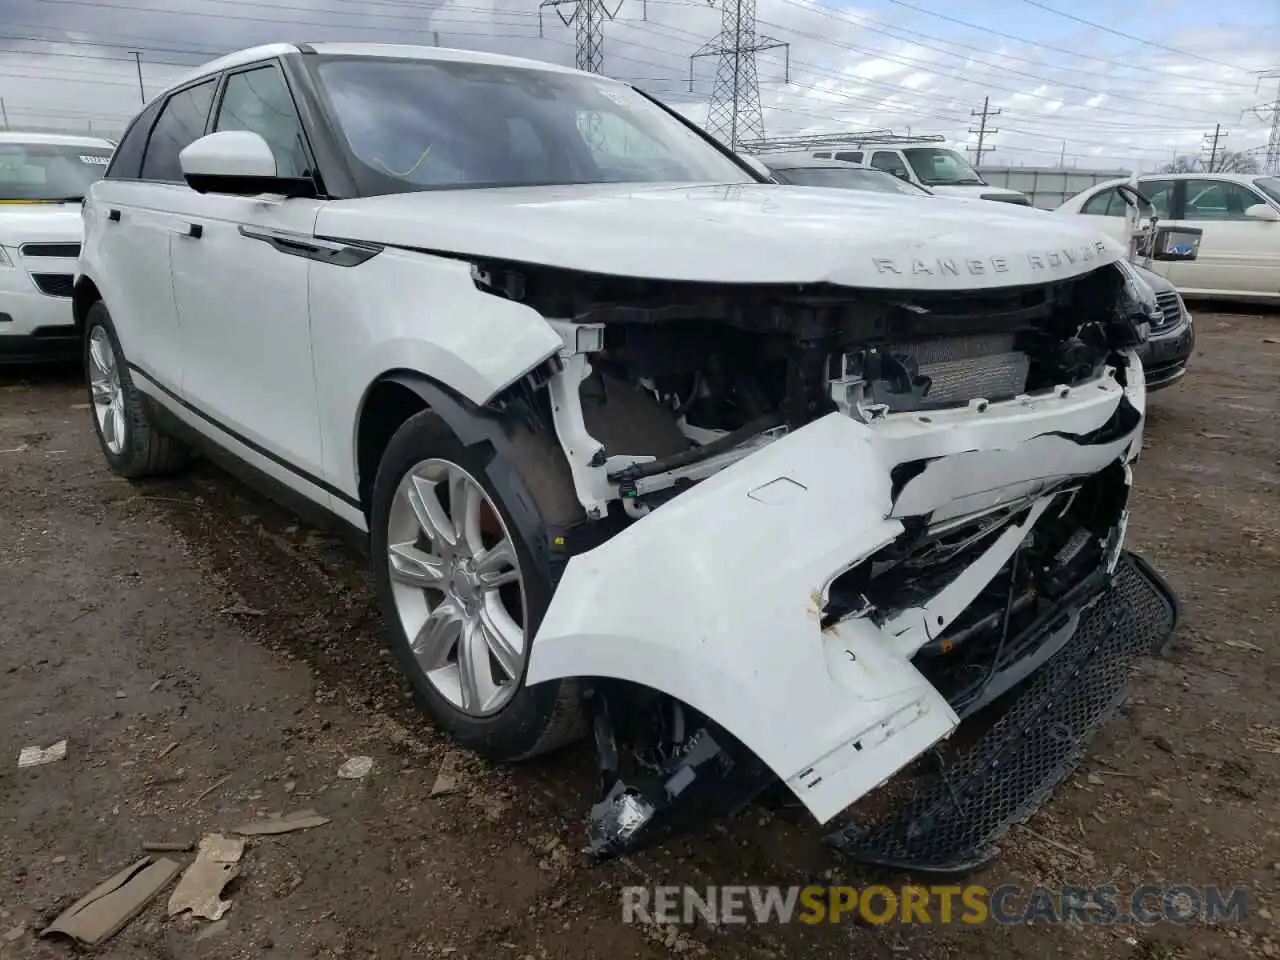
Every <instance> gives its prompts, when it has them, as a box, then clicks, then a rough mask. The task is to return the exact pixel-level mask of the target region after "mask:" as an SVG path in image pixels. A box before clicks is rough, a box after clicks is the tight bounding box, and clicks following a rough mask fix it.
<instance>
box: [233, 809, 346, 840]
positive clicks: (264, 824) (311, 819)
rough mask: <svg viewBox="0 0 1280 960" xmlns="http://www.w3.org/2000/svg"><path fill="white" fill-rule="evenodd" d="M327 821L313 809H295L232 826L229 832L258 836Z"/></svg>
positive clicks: (290, 830) (313, 825)
mask: <svg viewBox="0 0 1280 960" xmlns="http://www.w3.org/2000/svg"><path fill="white" fill-rule="evenodd" d="M328 822H329V818H328V817H322V816H320V814H318V813H316V812H315V811H314V810H295V811H294V812H293V813H286V814H283V815H277V816H273V817H268V818H267V819H265V820H256V821H254V822H253V823H246V824H243V825H241V826H239V827H232V828H231V832H232V833H237V834H239V835H240V836H242V837H258V836H267V835H269V834H277V833H291V832H292V831H294V830H309V829H310V828H311V827H323V826H324V825H325V824H326V823H328Z"/></svg>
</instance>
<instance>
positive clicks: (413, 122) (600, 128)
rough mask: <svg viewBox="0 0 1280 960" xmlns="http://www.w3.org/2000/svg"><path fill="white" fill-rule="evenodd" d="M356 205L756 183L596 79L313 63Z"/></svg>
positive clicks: (430, 65) (482, 68) (475, 66)
mask: <svg viewBox="0 0 1280 960" xmlns="http://www.w3.org/2000/svg"><path fill="white" fill-rule="evenodd" d="M315 69H316V75H317V77H318V80H319V83H320V86H321V89H322V91H323V93H324V95H325V96H326V97H327V99H328V100H329V103H330V106H331V110H332V112H333V114H334V116H335V118H336V119H337V123H338V126H339V127H340V128H341V131H342V136H343V138H344V139H345V140H346V146H347V148H348V149H349V150H350V152H351V154H352V156H353V158H354V159H355V161H356V164H355V169H356V174H357V178H358V179H359V181H360V187H361V191H362V192H364V193H374V194H382V193H393V192H398V191H406V190H438V189H449V188H455V189H456V188H464V187H514V186H528V185H535V184H568V183H575V184H576V183H644V182H658V181H666V182H676V183H752V182H755V181H754V180H753V178H752V176H751V174H749V173H747V172H746V171H745V170H744V169H743V168H742V167H740V166H738V164H736V163H735V162H734V161H733V160H731V159H730V158H728V157H727V156H725V155H724V154H722V153H721V152H720V151H719V150H717V149H716V148H715V147H714V146H713V145H712V144H711V143H710V142H709V141H707V140H706V139H704V138H703V137H702V136H700V135H699V134H698V133H696V132H695V131H693V130H691V129H690V128H689V127H687V126H685V125H684V124H683V123H681V122H680V121H679V120H677V119H676V118H675V117H673V116H671V115H670V114H668V113H667V112H666V111H665V110H663V109H662V108H661V107H659V106H657V105H656V104H654V103H653V102H651V101H650V100H648V99H646V98H645V97H643V96H641V95H640V94H639V93H637V92H636V91H635V90H633V89H631V88H630V87H627V86H624V85H622V84H619V83H616V82H613V81H609V80H605V79H604V78H599V79H596V78H594V77H584V76H578V75H575V74H563V73H556V72H553V71H550V70H534V69H523V68H518V67H508V66H502V65H496V64H487V63H458V62H451V61H447V60H399V59H382V58H379V59H372V58H360V57H349V58H348V57H332V58H320V62H319V64H318V66H317V67H316V68H315Z"/></svg>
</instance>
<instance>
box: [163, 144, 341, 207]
mask: <svg viewBox="0 0 1280 960" xmlns="http://www.w3.org/2000/svg"><path fill="white" fill-rule="evenodd" d="M178 162H179V163H180V164H181V165H182V175H183V177H184V178H186V181H187V184H188V186H190V187H191V189H192V190H195V191H196V192H197V193H228V194H232V195H233V196H241V197H256V196H261V195H262V194H265V193H274V194H283V195H284V196H286V197H314V196H315V195H316V187H315V184H314V183H313V182H312V181H311V180H310V179H309V178H307V177H281V176H278V175H277V174H276V158H275V154H273V153H272V152H271V147H270V146H268V145H267V141H266V140H264V139H262V137H261V136H260V135H259V134H256V133H252V132H251V131H248V130H223V131H220V132H218V133H211V134H209V135H208V136H204V137H201V138H200V139H199V140H196V141H195V142H194V143H191V144H188V145H187V146H186V147H185V148H183V150H182V152H181V153H179V154H178Z"/></svg>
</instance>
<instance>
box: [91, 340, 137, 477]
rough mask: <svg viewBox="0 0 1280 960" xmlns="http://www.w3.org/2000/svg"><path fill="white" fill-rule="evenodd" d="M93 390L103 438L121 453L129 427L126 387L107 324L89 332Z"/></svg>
mask: <svg viewBox="0 0 1280 960" xmlns="http://www.w3.org/2000/svg"><path fill="white" fill-rule="evenodd" d="M89 392H90V395H91V396H92V398H93V413H94V416H95V417H96V418H97V420H98V432H99V433H100V434H101V436H102V442H103V443H104V444H105V445H106V448H107V449H108V450H109V451H111V453H112V454H114V455H116V456H119V455H120V453H121V452H122V451H123V450H124V446H125V431H126V430H127V429H128V428H127V425H126V420H125V412H124V390H123V388H122V387H121V385H120V367H119V364H118V362H117V360H116V352H115V350H114V349H113V348H112V346H111V337H110V336H109V335H108V334H107V328H106V327H103V326H96V327H94V328H93V330H92V331H90V333H89Z"/></svg>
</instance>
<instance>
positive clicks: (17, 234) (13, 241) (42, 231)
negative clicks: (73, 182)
mask: <svg viewBox="0 0 1280 960" xmlns="http://www.w3.org/2000/svg"><path fill="white" fill-rule="evenodd" d="M83 231H84V224H83V222H82V221H81V219H80V204H78V203H0V245H3V246H6V247H16V246H20V245H21V244H24V243H79V242H80V237H81V235H82V233H83Z"/></svg>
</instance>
